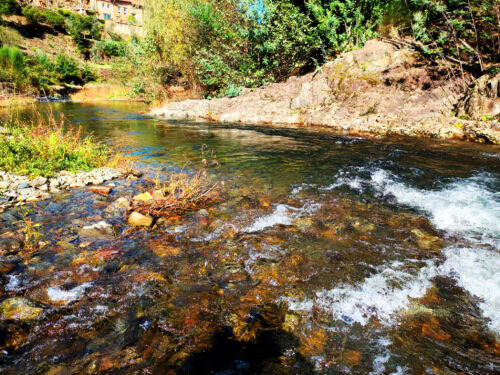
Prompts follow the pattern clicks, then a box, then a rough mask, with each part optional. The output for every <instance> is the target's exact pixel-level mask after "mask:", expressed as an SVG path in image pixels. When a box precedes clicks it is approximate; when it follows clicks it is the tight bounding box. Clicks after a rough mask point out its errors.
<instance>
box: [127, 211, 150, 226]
mask: <svg viewBox="0 0 500 375" xmlns="http://www.w3.org/2000/svg"><path fill="white" fill-rule="evenodd" d="M127 223H128V225H131V226H135V227H150V226H151V225H153V218H152V217H150V216H145V215H142V214H140V213H139V212H135V211H134V212H132V213H131V214H130V216H129V217H128V220H127Z"/></svg>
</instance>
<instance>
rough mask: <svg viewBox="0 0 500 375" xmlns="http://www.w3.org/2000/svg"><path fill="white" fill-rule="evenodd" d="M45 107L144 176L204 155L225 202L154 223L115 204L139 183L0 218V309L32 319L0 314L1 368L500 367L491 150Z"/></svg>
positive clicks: (499, 222) (497, 219) (489, 370)
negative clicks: (21, 304)
mask: <svg viewBox="0 0 500 375" xmlns="http://www.w3.org/2000/svg"><path fill="white" fill-rule="evenodd" d="M50 106H51V108H52V109H53V111H54V112H55V113H56V114H57V113H59V112H62V113H64V114H65V116H66V117H67V118H68V119H69V120H70V121H72V123H73V124H78V125H80V126H81V127H82V129H83V130H84V131H85V132H93V133H94V134H95V135H96V136H97V137H98V138H100V139H102V140H103V141H105V142H109V143H110V144H111V145H112V146H113V147H115V148H116V149H118V150H121V151H123V152H126V153H128V154H131V155H134V156H135V157H136V158H137V163H138V165H139V166H140V167H141V168H143V169H145V170H147V171H148V173H147V175H149V176H155V175H158V174H161V173H163V172H168V171H178V170H180V169H184V170H185V171H187V172H190V171H192V170H194V169H195V166H196V165H198V164H199V161H200V158H201V155H202V153H203V152H205V155H206V154H207V153H209V152H213V153H215V154H216V156H217V160H218V162H219V166H218V167H216V168H213V169H210V170H209V173H210V175H211V178H213V179H215V180H217V181H219V183H220V185H219V186H223V193H222V195H221V197H220V199H219V200H218V201H216V202H215V203H214V204H213V205H211V206H209V207H206V209H203V210H200V211H197V212H191V213H188V214H186V215H184V216H182V217H173V218H170V219H168V220H166V221H164V222H162V223H158V224H157V225H156V226H155V227H154V228H152V229H150V230H136V229H131V228H130V227H128V226H127V224H126V213H125V212H123V211H120V210H119V209H117V208H116V207H115V206H114V205H113V204H112V203H113V202H114V201H115V200H116V199H117V198H118V197H122V196H124V197H127V198H130V197H132V196H133V195H135V194H137V193H139V192H140V191H141V189H143V188H144V179H139V180H137V181H128V180H123V181H122V180H120V181H114V184H115V185H116V186H115V187H114V188H113V192H112V193H111V195H110V196H108V197H101V196H98V195H95V194H93V193H91V192H89V191H88V190H87V188H81V189H75V190H72V191H70V192H66V193H61V194H59V195H55V196H54V197H53V198H52V199H51V200H49V201H45V202H41V203H38V204H37V205H36V206H33V207H24V208H23V210H24V211H23V210H20V209H11V210H9V211H6V212H4V213H3V214H0V228H1V229H0V256H1V257H0V261H1V262H0V265H1V269H2V272H3V274H2V275H1V279H0V282H1V284H0V285H1V287H0V298H2V299H5V298H7V297H14V296H20V297H25V298H29V299H30V300H31V301H33V302H32V303H33V304H36V306H38V307H40V308H41V309H42V311H43V313H42V314H40V315H39V316H38V317H37V319H35V320H33V321H29V322H27V321H25V322H20V321H9V320H4V321H0V349H1V351H0V373H5V374H21V373H30V374H34V373H41V374H45V373H46V374H70V373H72V374H73V373H74V374H80V373H86V374H93V373H116V374H118V373H134V374H156V373H159V374H164V373H180V374H260V373H266V374H313V373H318V374H320V373H327V374H498V373H500V343H499V340H500V253H499V249H500V148H499V147H496V146H491V145H477V144H470V143H459V142H456V143H454V142H438V141H431V140H414V139H411V140H409V139H384V140H368V139H361V138H349V137H341V136H335V135H332V134H329V133H328V132H326V131H315V132H311V131H307V130H297V129H296V130H291V129H285V128H283V129H281V128H270V127H262V128H259V127H244V126H221V125H215V124H195V123H185V122H167V121H162V120H158V119H151V118H148V117H146V116H142V115H138V114H137V112H138V111H139V110H141V109H145V108H142V107H141V106H140V105H131V104H120V103H115V104H109V103H108V104H105V105H83V104H62V103H59V104H51V105H50ZM41 107H42V109H43V106H41ZM203 150H205V151H203ZM206 150H209V151H206ZM222 181H224V185H222V183H221V182H222ZM23 215H27V216H28V217H29V218H30V219H32V220H33V221H34V222H36V223H38V224H40V227H38V228H39V231H40V232H41V234H42V238H43V240H44V241H45V242H46V243H47V244H46V245H45V246H44V247H43V248H42V249H40V250H38V251H36V252H34V253H26V252H23V251H22V240H19V239H18V237H16V236H19V235H22V234H23V233H24V232H23V223H24V222H25V220H23ZM102 221H105V222H106V223H108V224H110V225H112V226H113V231H114V232H113V234H109V233H107V234H102V235H96V236H93V237H92V236H90V237H86V236H85V235H82V231H81V228H82V227H83V226H88V225H94V224H96V223H100V222H102Z"/></svg>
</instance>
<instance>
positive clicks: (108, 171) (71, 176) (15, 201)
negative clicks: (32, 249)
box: [0, 168, 127, 212]
mask: <svg viewBox="0 0 500 375" xmlns="http://www.w3.org/2000/svg"><path fill="white" fill-rule="evenodd" d="M121 177H127V176H126V172H124V171H122V170H118V169H115V168H96V169H94V170H92V171H89V172H80V173H71V172H67V171H61V172H59V173H58V174H57V175H56V176H55V177H53V178H46V177H37V178H34V179H30V178H29V177H27V176H19V175H16V174H12V173H9V172H4V171H0V212H2V211H3V210H5V209H6V208H8V207H12V206H15V205H20V204H22V203H24V202H36V201H41V200H44V199H47V198H50V196H51V194H54V193H59V192H60V191H62V190H67V189H71V188H79V187H84V186H88V185H92V186H95V188H94V189H96V193H98V194H99V193H101V194H102V193H104V192H105V190H107V189H108V187H105V186H104V187H99V188H98V186H99V185H102V184H105V183H107V182H110V181H111V180H114V179H116V178H121ZM91 189H92V188H91ZM103 189H104V190H103Z"/></svg>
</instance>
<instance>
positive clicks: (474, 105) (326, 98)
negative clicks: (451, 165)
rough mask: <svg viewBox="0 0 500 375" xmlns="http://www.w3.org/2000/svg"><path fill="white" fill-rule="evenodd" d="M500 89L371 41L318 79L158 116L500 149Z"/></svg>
mask: <svg viewBox="0 0 500 375" xmlns="http://www.w3.org/2000/svg"><path fill="white" fill-rule="evenodd" d="M498 81H499V76H498V75H497V76H488V75H486V76H484V77H482V78H481V79H480V80H478V81H477V82H474V81H473V77H472V76H471V75H470V74H468V73H467V72H463V71H459V70H456V69H453V68H452V67H450V66H449V65H446V64H443V65H437V64H430V63H429V62H428V61H426V60H425V59H424V58H423V57H422V56H421V55H420V54H419V53H418V52H416V51H414V50H412V49H409V48H404V47H402V48H400V47H398V46H395V45H394V44H390V43H387V42H384V41H381V40H371V41H369V42H368V43H366V45H365V47H363V48H362V49H360V50H355V51H351V52H348V53H345V54H344V55H342V56H341V57H339V58H338V59H336V60H334V61H331V62H329V63H327V64H325V65H324V66H322V67H321V68H320V69H318V70H317V71H316V72H314V73H310V74H307V75H305V76H302V77H291V78H290V79H288V80H287V81H286V82H284V83H276V84H271V85H269V86H265V87H261V88H258V89H251V90H250V89H245V90H244V91H243V93H242V94H241V95H240V96H238V97H236V98H221V99H214V100H206V99H205V100H186V101H180V102H172V103H168V104H166V105H164V106H162V107H159V108H156V109H154V110H152V111H151V114H152V115H154V116H158V117H162V118H167V119H179V120H186V119H189V120H198V121H200V120H203V121H218V122H225V123H246V124H270V125H271V124H284V125H292V126H307V127H312V126H324V127H328V128H331V129H333V130H334V131H336V132H338V133H339V134H345V135H362V136H375V135H382V136H385V135H405V136H412V137H425V138H440V139H462V140H472V141H476V142H487V143H494V144H500V123H499V121H498V115H499V114H500V100H499V98H498V92H497V91H498ZM457 115H458V116H457Z"/></svg>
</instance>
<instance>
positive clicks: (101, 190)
mask: <svg viewBox="0 0 500 375" xmlns="http://www.w3.org/2000/svg"><path fill="white" fill-rule="evenodd" d="M89 190H90V191H91V192H92V193H96V194H99V195H103V196H106V195H109V193H111V188H110V187H109V186H91V187H90V188H89Z"/></svg>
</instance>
